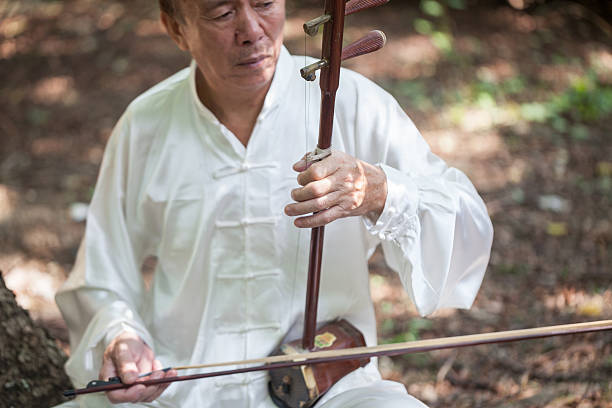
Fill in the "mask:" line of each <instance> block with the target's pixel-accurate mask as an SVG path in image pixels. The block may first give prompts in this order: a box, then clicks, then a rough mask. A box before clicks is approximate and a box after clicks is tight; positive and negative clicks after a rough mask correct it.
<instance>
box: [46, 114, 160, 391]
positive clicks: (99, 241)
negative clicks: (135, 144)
mask: <svg viewBox="0 0 612 408" xmlns="http://www.w3.org/2000/svg"><path fill="white" fill-rule="evenodd" d="M129 128H130V124H129V120H128V119H127V118H126V115H124V116H123V117H122V118H121V119H120V121H119V123H118V124H117V126H116V127H115V130H114V131H113V134H112V136H111V138H110V140H109V142H108V145H107V148H106V151H105V154H104V159H103V161H102V166H101V169H100V174H99V176H98V181H97V185H96V189H95V193H94V196H93V198H92V202H91V205H90V208H89V212H88V216H87V225H86V229H85V236H84V238H83V241H82V242H81V246H80V248H79V252H78V254H77V259H76V263H75V265H74V268H73V270H72V272H71V274H70V276H69V278H68V280H67V281H66V282H65V284H64V286H63V287H62V288H61V289H60V291H59V292H58V294H57V295H56V302H57V304H58V306H59V308H60V310H61V312H62V314H63V316H64V319H65V320H66V323H67V325H68V329H69V332H70V344H71V349H72V352H71V356H70V359H69V360H68V362H67V363H66V371H67V373H68V375H69V376H70V377H71V379H72V381H73V383H74V385H75V386H76V387H83V386H85V384H86V383H87V382H88V381H89V380H92V379H96V378H98V372H99V369H100V366H101V363H102V355H103V352H104V349H105V348H106V346H107V345H108V343H109V342H110V341H111V340H112V339H113V338H114V337H115V336H116V335H118V334H119V333H120V332H121V331H123V330H128V331H133V332H135V333H137V334H138V335H140V336H141V337H142V339H143V340H144V341H145V342H147V343H148V344H149V345H151V347H153V343H152V339H151V336H150V335H149V333H148V332H147V329H146V328H145V324H144V323H143V321H142V320H141V318H140V317H139V315H138V310H139V308H140V302H141V301H142V296H143V294H144V283H143V279H142V276H141V274H140V264H141V262H142V255H143V254H142V253H141V252H142V251H140V250H139V248H142V247H143V245H139V244H138V243H137V240H135V239H134V237H133V236H131V234H130V232H129V231H130V228H129V226H128V221H127V217H126V189H125V186H126V180H127V177H128V175H127V172H128V170H127V157H128V155H129V150H130V149H129V137H128V136H129Z"/></svg>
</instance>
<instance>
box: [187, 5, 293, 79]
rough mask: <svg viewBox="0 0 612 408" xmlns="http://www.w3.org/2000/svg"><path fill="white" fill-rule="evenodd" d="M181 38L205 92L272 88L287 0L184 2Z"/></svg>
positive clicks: (281, 40) (281, 41)
mask: <svg viewBox="0 0 612 408" xmlns="http://www.w3.org/2000/svg"><path fill="white" fill-rule="evenodd" d="M181 14H182V15H183V17H184V22H183V23H181V25H182V27H183V30H182V31H183V37H184V40H185V43H186V44H187V48H188V50H189V52H190V53H191V55H192V56H193V58H194V59H195V60H196V62H197V64H198V67H199V68H200V70H201V71H202V74H203V76H204V79H205V82H206V85H207V87H209V88H210V87H211V86H212V87H214V88H218V87H219V86H224V87H226V89H228V90H229V89H234V90H236V89H240V88H241V89H244V90H245V91H246V90H250V91H252V90H257V89H260V88H262V87H266V86H268V85H269V84H270V82H271V80H272V77H273V76H274V70H275V67H276V62H277V60H278V56H279V53H280V49H281V45H282V43H283V26H284V22H285V0H183V1H182V4H181Z"/></svg>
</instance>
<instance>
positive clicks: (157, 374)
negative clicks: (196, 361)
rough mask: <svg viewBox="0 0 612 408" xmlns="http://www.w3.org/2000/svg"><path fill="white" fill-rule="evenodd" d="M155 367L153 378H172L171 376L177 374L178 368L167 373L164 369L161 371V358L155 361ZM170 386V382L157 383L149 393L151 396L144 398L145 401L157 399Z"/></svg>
mask: <svg viewBox="0 0 612 408" xmlns="http://www.w3.org/2000/svg"><path fill="white" fill-rule="evenodd" d="M153 369H154V370H156V371H155V372H154V373H153V374H152V375H151V378H170V377H175V376H176V375H177V372H176V370H168V372H166V373H165V372H163V371H160V370H162V365H161V363H160V362H159V360H155V361H154V363H153ZM168 386H170V383H165V384H159V385H157V386H156V387H155V389H154V390H153V392H152V393H151V394H150V395H149V397H148V398H146V399H144V400H143V401H144V402H153V401H155V400H156V399H157V398H159V396H160V395H162V393H163V392H164V391H165V390H166V388H168Z"/></svg>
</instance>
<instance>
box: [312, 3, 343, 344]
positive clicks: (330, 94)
mask: <svg viewBox="0 0 612 408" xmlns="http://www.w3.org/2000/svg"><path fill="white" fill-rule="evenodd" d="M345 1H346V0H326V1H325V14H329V15H331V16H332V17H331V21H329V22H328V23H327V24H325V30H324V31H323V51H322V59H323V60H325V61H328V62H329V64H328V65H327V66H325V67H324V68H323V69H322V70H321V80H320V87H321V116H320V121H319V141H318V144H317V146H318V147H319V149H328V148H329V147H331V138H332V132H333V127H334V108H335V104H336V91H337V90H338V84H339V82H340V63H341V62H342V61H341V56H342V38H343V34H344V11H345V10H344V8H345V5H346V3H345ZM324 232H325V227H324V226H321V227H316V228H313V229H312V232H311V236H310V259H309V263H308V282H307V284H306V285H307V286H306V306H305V310H304V332H303V334H302V348H303V349H304V350H312V349H313V348H314V336H315V332H316V329H317V307H318V303H319V282H320V280H321V261H322V258H323V237H324V236H325V234H324Z"/></svg>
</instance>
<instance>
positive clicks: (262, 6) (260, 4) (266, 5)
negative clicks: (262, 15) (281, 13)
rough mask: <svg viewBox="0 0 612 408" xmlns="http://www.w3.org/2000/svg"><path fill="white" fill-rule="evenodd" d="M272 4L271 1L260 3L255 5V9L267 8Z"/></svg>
mask: <svg viewBox="0 0 612 408" xmlns="http://www.w3.org/2000/svg"><path fill="white" fill-rule="evenodd" d="M273 4H274V2H273V1H261V2H259V3H257V7H260V8H269V7H271V6H272V5H273Z"/></svg>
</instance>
